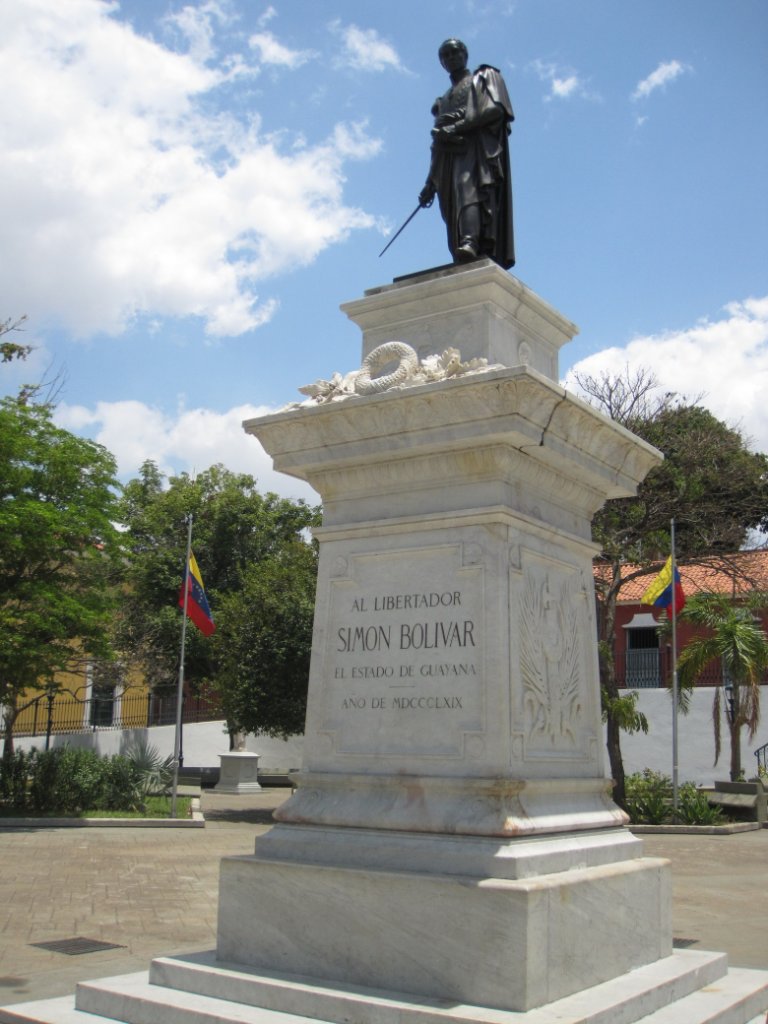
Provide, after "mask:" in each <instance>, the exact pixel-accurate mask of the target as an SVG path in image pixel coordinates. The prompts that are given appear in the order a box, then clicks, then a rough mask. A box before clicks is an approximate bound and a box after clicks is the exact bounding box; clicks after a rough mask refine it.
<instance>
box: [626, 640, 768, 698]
mask: <svg viewBox="0 0 768 1024" xmlns="http://www.w3.org/2000/svg"><path fill="white" fill-rule="evenodd" d="M615 665H616V680H617V682H618V684H619V686H621V687H626V688H627V689H629V690H642V689H651V688H654V687H655V688H659V687H662V686H671V685H672V652H671V650H670V649H669V648H668V647H658V648H647V647H646V648H639V649H637V650H632V649H630V648H628V649H627V650H625V651H621V652H617V654H616V656H615ZM763 683H768V673H766V676H765V677H764V679H763ZM723 685H725V686H726V687H729V686H730V685H731V680H730V678H729V676H728V673H727V671H723V669H722V668H721V667H720V666H719V665H717V664H711V665H709V666H707V668H706V669H705V670H704V672H702V674H701V675H700V676H699V678H698V679H697V680H696V686H697V687H702V686H723Z"/></svg>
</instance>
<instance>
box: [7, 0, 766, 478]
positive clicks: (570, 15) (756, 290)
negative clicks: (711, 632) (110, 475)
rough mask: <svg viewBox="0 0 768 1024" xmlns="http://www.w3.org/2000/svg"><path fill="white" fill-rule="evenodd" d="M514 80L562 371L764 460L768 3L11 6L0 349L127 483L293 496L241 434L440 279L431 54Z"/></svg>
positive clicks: (535, 250) (66, 1) (567, 0)
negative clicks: (387, 290) (392, 238)
mask: <svg viewBox="0 0 768 1024" xmlns="http://www.w3.org/2000/svg"><path fill="white" fill-rule="evenodd" d="M448 36H458V37H460V38H462V39H463V40H464V41H465V42H466V43H467V45H468V48H469V52H470V63H471V64H473V65H476V64H479V63H489V64H493V65H495V66H497V67H498V68H500V69H501V71H502V72H503V74H504V76H505V79H506V81H507V86H508V89H509V92H510V95H511V97H512V102H513V106H514V108H515V115H516V120H515V124H514V127H513V134H512V140H511V153H512V167H513V193H514V204H515V233H516V248H517V258H518V262H517V265H516V266H515V268H514V270H513V271H512V273H514V274H515V276H517V277H518V278H519V279H520V280H521V281H523V282H524V283H525V284H526V285H528V286H529V287H530V288H531V289H533V290H534V291H535V292H536V293H538V294H539V295H540V296H541V297H542V298H544V299H545V300H546V301H547V302H549V303H551V304H552V305H553V306H555V307H556V308H557V309H558V310H559V311H560V312H561V313H562V314H563V315H564V316H566V317H568V318H569V319H571V320H573V321H575V322H576V323H577V324H578V325H579V328H580V334H579V335H578V336H577V337H576V339H575V340H574V341H573V342H572V343H571V344H569V345H568V346H566V347H565V348H564V349H563V350H562V352H561V376H562V378H563V379H566V377H567V374H568V373H569V371H572V370H573V368H574V367H578V368H580V369H583V370H586V371H588V372H591V373H594V374H599V373H601V372H603V371H607V372H618V371H621V370H622V369H623V367H625V366H627V365H629V366H644V367H649V368H651V369H653V370H654V371H655V372H656V374H657V376H658V377H659V379H660V383H661V384H662V386H663V387H665V388H666V389H672V390H677V391H680V392H683V393H686V394H689V395H702V396H704V399H703V400H704V402H705V404H707V405H709V407H710V408H712V410H713V411H714V412H715V413H716V414H717V415H719V416H721V417H722V418H723V419H726V420H727V421H728V422H730V423H734V424H736V425H738V426H740V427H741V428H742V429H744V431H745V432H746V433H747V434H748V435H749V436H750V437H751V438H752V439H753V442H754V446H755V447H756V448H758V449H761V450H768V401H767V399H768V241H767V240H768V199H767V198H766V193H767V192H768V189H766V185H765V181H766V175H767V174H768V171H767V170H766V168H768V3H766V2H765V0H674V2H670V0H643V2H639V0H638V2H632V0H624V2H619V0H496V2H482V0H441V2H437V0H418V2H413V0H411V2H405V0H388V2H387V3H369V2H366V0H356V2H351V0H301V2H300V0H275V2H273V3H268V2H260V0H200V2H191V3H183V2H176V0H123V2H121V3H106V2H104V0H14V3H10V4H5V5H3V6H2V8H1V9H0V76H1V80H2V81H3V83H4V93H5V96H4V100H5V102H4V104H3V109H2V112H0V139H1V140H2V152H3V160H2V162H1V163H0V231H2V236H3V237H2V243H3V244H2V247H0V261H2V264H1V266H2V273H0V319H6V318H8V317H18V316H20V315H22V314H27V316H28V321H27V323H26V325H25V327H26V331H25V335H24V336H23V337H21V338H19V340H22V341H26V342H27V343H31V344H33V345H34V346H35V352H34V353H33V356H32V357H31V358H30V360H28V362H27V363H26V364H25V365H20V366H17V365H14V366H7V365H6V366H2V367H0V389H2V391H3V392H13V391H14V390H15V389H16V388H17V387H18V385H19V384H20V383H21V382H22V381H27V380H35V379H39V378H40V377H41V376H45V375H47V376H49V377H50V376H56V375H58V376H59V379H60V382H61V385H62V386H61V390H60V394H59V405H58V411H57V416H58V418H59V420H60V422H61V423H62V424H64V425H66V426H67V427H68V428H69V429H72V430H75V431H78V432H81V433H84V434H87V435H88V436H90V437H94V438H96V439H97V440H99V441H100V442H101V443H103V444H105V445H106V446H107V447H108V448H109V449H110V450H111V451H112V452H113V453H114V454H115V455H116V457H117V458H118V462H119V468H120V473H121V476H122V477H123V479H126V478H128V477H130V476H131V475H133V474H134V473H135V472H136V470H137V468H138V466H139V465H140V464H141V462H142V461H143V460H144V459H146V458H153V459H155V460H156V461H157V462H158V463H159V464H160V466H161V467H162V468H163V469H164V470H166V471H178V470H182V469H188V470H191V471H194V470H200V469H203V468H205V467H206V466H208V465H210V464H211V463H213V462H217V461H221V462H223V463H224V464H225V465H227V466H230V467H231V468H233V469H237V470H247V471H249V472H252V473H254V474H255V475H256V476H257V477H258V478H259V481H260V483H261V485H262V487H263V488H264V489H267V488H269V489H277V490H279V491H280V492H281V493H285V494H289V495H295V496H299V495H304V496H309V495H311V492H309V490H308V489H307V488H305V487H302V485H300V484H299V483H297V482H295V481H292V480H290V479H288V478H285V477H282V478H281V477H278V476H276V475H274V474H273V472H272V470H271V467H270V464H269V460H268V459H266V457H265V456H264V453H263V452H262V451H261V450H260V449H259V446H258V444H257V442H256V441H255V440H254V439H253V438H251V437H247V436H246V435H244V434H243V433H242V431H241V428H240V421H241V420H242V419H243V418H245V417H247V416H251V415H255V414H257V413H259V412H267V411H269V410H271V409H276V408H278V407H280V406H282V405H285V404H286V403H288V402H291V401H295V400H297V399H299V398H300V396H299V395H298V394H297V391H296V389H297V388H298V387H299V386H301V385H303V384H307V383H310V382H312V381H314V380H315V379H316V378H318V377H325V378H327V377H330V375H331V374H332V373H333V371H336V370H338V371H342V372H346V371H348V370H350V369H354V368H355V367H357V366H358V365H359V359H360V333H359V329H358V328H357V327H356V326H355V325H353V324H352V323H350V322H349V321H348V320H347V318H346V317H345V316H344V314H342V313H341V312H340V311H339V305H340V303H342V302H346V301H349V300H351V299H355V298H359V297H360V296H362V294H363V292H364V290H365V289H366V288H370V287H373V286H375V285H380V284H384V283H388V282H389V281H391V280H392V278H393V277H395V276H400V275H403V274H407V273H409V272H413V271H418V270H423V269H426V268H428V267H432V266H437V265H440V264H442V263H445V262H447V261H448V259H449V257H448V253H447V249H446V246H445V239H444V230H443V225H442V221H441V220H440V216H439V213H438V211H437V208H436V207H434V208H432V209H430V210H425V211H421V212H420V213H419V215H418V216H417V217H416V218H415V219H414V221H413V222H412V223H411V225H410V226H409V227H408V228H407V230H406V231H405V232H404V233H403V235H401V237H400V238H399V239H398V240H397V241H396V242H395V244H394V245H393V246H392V248H391V249H390V250H389V251H388V252H387V253H386V255H385V256H384V257H382V258H379V257H378V253H379V252H380V250H381V249H382V247H383V246H384V244H385V243H386V240H387V237H388V232H392V231H393V230H394V229H396V228H397V226H398V225H399V224H400V222H401V221H402V220H404V219H405V217H406V216H407V215H408V214H409V213H410V212H411V210H412V209H413V208H414V206H415V204H416V197H417V195H418V192H419V190H420V188H421V186H422V184H423V182H424V177H425V174H426V170H427V165H428V159H429V129H430V127H431V117H430V112H429V110H430V106H431V104H432V102H433V100H434V98H435V96H437V95H438V94H439V93H441V92H443V91H444V89H445V88H446V84H447V78H446V75H445V72H444V71H443V70H442V68H441V67H440V65H439V63H438V61H437V49H438V46H439V44H440V43H441V42H442V40H443V39H445V38H446V37H448Z"/></svg>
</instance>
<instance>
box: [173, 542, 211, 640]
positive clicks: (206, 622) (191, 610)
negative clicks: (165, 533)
mask: <svg viewBox="0 0 768 1024" xmlns="http://www.w3.org/2000/svg"><path fill="white" fill-rule="evenodd" d="M186 586H187V591H188V597H187V616H188V617H189V618H190V619H191V620H192V621H193V622H194V624H195V625H196V626H197V628H198V629H199V630H200V632H201V633H203V634H204V635H205V636H210V635H211V634H212V633H213V632H214V631H215V629H216V626H215V625H214V622H213V616H212V615H211V609H210V607H209V605H208V598H207V597H206V596H205V589H204V588H203V577H202V576H201V575H200V569H199V568H198V565H197V561H196V559H195V556H194V555H193V554H192V553H191V552H190V555H189V565H188V567H187V574H186ZM183 607H184V584H183V583H182V585H181V592H180V593H179V608H183Z"/></svg>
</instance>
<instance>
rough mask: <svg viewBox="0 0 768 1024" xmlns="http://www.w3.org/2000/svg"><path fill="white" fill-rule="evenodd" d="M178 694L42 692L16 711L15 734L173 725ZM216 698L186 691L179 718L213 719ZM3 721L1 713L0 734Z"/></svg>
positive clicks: (217, 711)
mask: <svg viewBox="0 0 768 1024" xmlns="http://www.w3.org/2000/svg"><path fill="white" fill-rule="evenodd" d="M176 707H177V696H176V694H172V695H170V696H162V695H159V694H156V693H147V692H146V691H143V690H141V691H137V692H135V693H132V692H131V691H130V690H127V691H125V692H123V693H119V692H118V691H110V692H109V693H107V692H105V691H104V690H101V691H95V692H94V693H93V694H92V695H91V696H89V697H81V696H80V695H78V694H77V693H72V692H71V691H63V692H59V693H52V694H41V695H40V696H39V697H36V698H35V699H34V700H33V701H32V702H31V703H30V704H29V705H28V706H27V707H25V708H24V709H23V710H22V711H21V712H20V713H19V715H18V717H17V719H16V721H15V723H14V726H13V734H14V736H53V735H56V734H59V733H83V732H91V731H95V730H96V729H144V728H148V727H149V726H153V725H175V723H176ZM222 717H223V715H222V712H221V708H220V706H219V704H218V701H217V700H216V699H215V698H213V697H211V696H194V695H192V694H186V695H185V697H184V700H183V703H182V722H184V723H185V724H186V723H194V722H212V721H216V720H217V719H220V718H222ZM3 731H4V723H3V720H2V717H0V735H2V734H3Z"/></svg>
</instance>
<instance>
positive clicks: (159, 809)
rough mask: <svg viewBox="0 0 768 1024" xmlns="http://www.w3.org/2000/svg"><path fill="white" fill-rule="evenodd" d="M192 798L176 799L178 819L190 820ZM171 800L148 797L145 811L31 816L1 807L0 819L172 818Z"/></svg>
mask: <svg viewBox="0 0 768 1024" xmlns="http://www.w3.org/2000/svg"><path fill="white" fill-rule="evenodd" d="M191 803H192V798H191V797H189V796H180V797H177V799H176V817H177V818H189V817H190V805H191ZM170 816H171V798H170V797H169V796H150V797H147V801H146V810H145V811H81V812H80V813H79V814H72V812H71V811H70V812H67V811H60V812H57V811H48V812H47V813H45V814H40V813H38V814H31V813H26V814H25V813H24V812H23V811H17V810H13V809H12V808H9V807H0V818H170Z"/></svg>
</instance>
